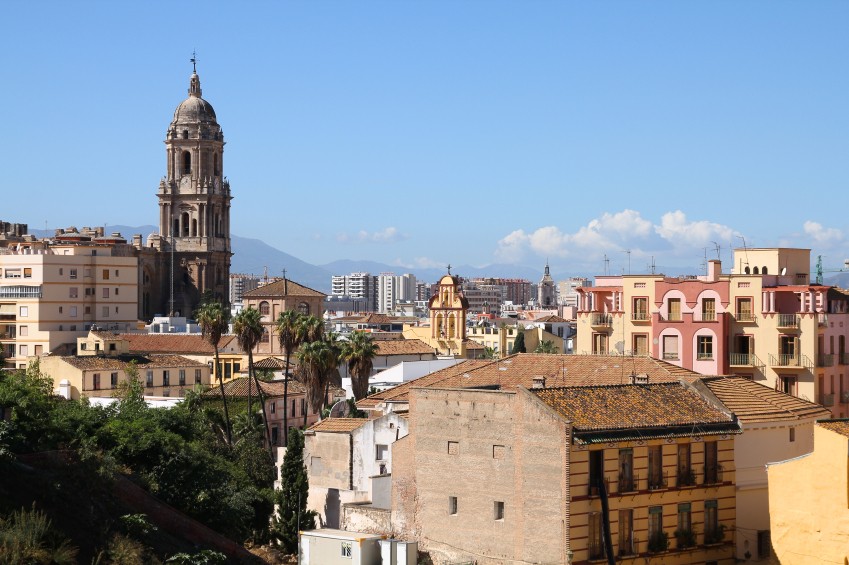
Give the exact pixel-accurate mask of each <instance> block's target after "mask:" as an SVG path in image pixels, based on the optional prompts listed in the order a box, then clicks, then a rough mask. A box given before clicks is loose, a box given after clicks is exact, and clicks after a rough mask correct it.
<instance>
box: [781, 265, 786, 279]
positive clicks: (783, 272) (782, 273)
mask: <svg viewBox="0 0 849 565" xmlns="http://www.w3.org/2000/svg"><path fill="white" fill-rule="evenodd" d="M786 274H787V267H781V276H782V277H783V276H784V275H786Z"/></svg>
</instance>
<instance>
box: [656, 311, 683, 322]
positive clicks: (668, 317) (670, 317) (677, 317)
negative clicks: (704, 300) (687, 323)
mask: <svg viewBox="0 0 849 565" xmlns="http://www.w3.org/2000/svg"><path fill="white" fill-rule="evenodd" d="M658 318H659V319H660V321H661V322H683V321H684V318H683V316H682V315H681V314H680V313H677V314H674V313H673V314H663V313H661V314H659V315H658Z"/></svg>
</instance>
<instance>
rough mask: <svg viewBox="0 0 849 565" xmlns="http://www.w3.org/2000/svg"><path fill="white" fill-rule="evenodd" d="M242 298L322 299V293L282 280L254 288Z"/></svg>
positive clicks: (324, 295) (323, 295)
mask: <svg viewBox="0 0 849 565" xmlns="http://www.w3.org/2000/svg"><path fill="white" fill-rule="evenodd" d="M242 296H243V297H244V298H279V297H285V296H303V297H308V296H317V297H320V298H324V297H326V296H327V295H326V294H324V293H323V292H319V291H317V290H313V289H311V288H309V287H306V286H304V285H302V284H298V283H296V282H295V281H292V280H288V279H283V280H279V281H276V282H273V283H271V284H267V285H265V286H261V287H259V288H255V289H253V290H251V291H248V292H246V293H244V294H243V295H242Z"/></svg>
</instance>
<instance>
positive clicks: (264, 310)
mask: <svg viewBox="0 0 849 565" xmlns="http://www.w3.org/2000/svg"><path fill="white" fill-rule="evenodd" d="M259 313H260V314H261V315H262V316H268V302H265V301H262V302H260V303H259Z"/></svg>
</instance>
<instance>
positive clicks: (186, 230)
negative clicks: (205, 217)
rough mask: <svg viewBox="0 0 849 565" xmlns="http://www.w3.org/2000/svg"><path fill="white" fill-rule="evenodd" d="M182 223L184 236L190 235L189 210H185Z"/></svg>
mask: <svg viewBox="0 0 849 565" xmlns="http://www.w3.org/2000/svg"><path fill="white" fill-rule="evenodd" d="M182 224H183V237H189V213H188V212H183V215H182Z"/></svg>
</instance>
